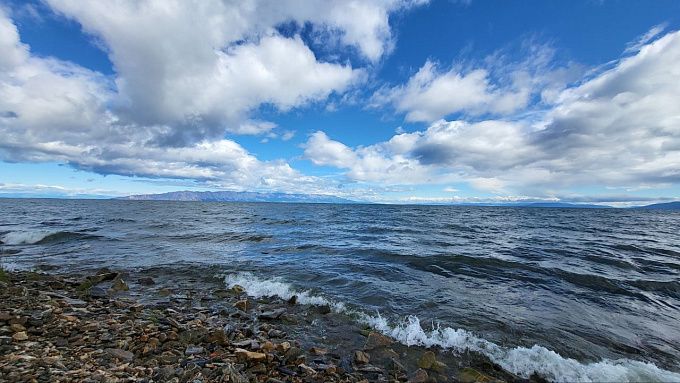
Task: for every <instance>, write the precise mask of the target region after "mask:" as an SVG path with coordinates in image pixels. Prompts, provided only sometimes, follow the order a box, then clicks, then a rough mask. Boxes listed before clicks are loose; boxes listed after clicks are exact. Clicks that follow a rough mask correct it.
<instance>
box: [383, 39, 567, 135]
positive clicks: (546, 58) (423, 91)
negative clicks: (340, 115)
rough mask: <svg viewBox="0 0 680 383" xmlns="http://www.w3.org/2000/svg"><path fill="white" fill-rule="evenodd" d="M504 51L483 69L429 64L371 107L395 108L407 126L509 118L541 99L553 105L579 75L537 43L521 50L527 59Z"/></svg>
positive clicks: (385, 91)
mask: <svg viewBox="0 0 680 383" xmlns="http://www.w3.org/2000/svg"><path fill="white" fill-rule="evenodd" d="M508 50H509V49H502V50H499V51H498V52H495V53H494V54H492V55H490V56H489V57H487V58H486V59H485V60H484V62H483V64H484V65H483V66H482V67H475V66H474V65H473V64H467V65H464V64H463V63H457V64H454V65H452V66H451V67H450V68H448V69H446V68H442V67H441V65H440V64H439V63H437V62H433V61H431V60H428V61H426V62H425V64H423V66H422V67H421V68H420V69H419V70H418V71H417V72H416V73H415V74H414V75H413V76H412V77H411V78H410V79H409V80H408V81H407V82H406V84H404V85H398V86H394V87H382V88H381V89H379V90H378V91H377V92H376V93H375V94H374V95H373V98H372V105H373V106H377V107H382V106H385V105H391V106H392V107H394V109H395V110H396V111H397V112H400V113H405V115H406V120H407V121H411V122H413V121H425V122H432V121H436V120H438V119H441V118H444V117H446V116H448V115H451V114H455V113H464V114H466V115H471V116H477V115H483V114H493V115H508V114H511V113H515V112H517V111H520V110H523V109H525V108H526V107H527V106H528V105H529V104H530V103H531V101H532V97H533V96H537V97H538V98H540V99H541V100H542V101H546V102H550V101H552V98H553V97H554V94H555V93H557V92H559V91H561V90H562V89H563V88H564V86H565V85H566V83H568V82H569V81H570V80H572V79H573V78H574V77H575V76H576V75H577V74H578V73H579V72H580V70H579V68H578V66H577V65H575V64H566V65H563V66H558V65H557V64H555V62H554V61H555V60H554V55H555V52H554V50H553V49H552V48H551V47H549V46H547V45H542V44H537V43H535V42H533V41H532V40H527V41H526V42H524V43H523V44H522V48H521V54H522V56H523V59H522V60H520V61H513V60H512V57H511V56H513V55H511V54H510V53H509V52H508Z"/></svg>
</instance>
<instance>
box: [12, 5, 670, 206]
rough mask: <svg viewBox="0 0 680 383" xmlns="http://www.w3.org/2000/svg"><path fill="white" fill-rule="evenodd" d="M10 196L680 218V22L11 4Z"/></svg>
mask: <svg viewBox="0 0 680 383" xmlns="http://www.w3.org/2000/svg"><path fill="white" fill-rule="evenodd" d="M0 4H1V5H0V9H1V11H0V48H1V49H2V51H3V52H6V53H7V54H4V55H3V56H4V57H1V58H0V96H1V97H0V194H2V195H6V196H62V197H97V196H117V195H126V194H133V193H156V192H165V191H172V190H185V189H190V190H256V191H283V192H303V193H321V194H333V195H339V196H342V197H346V198H351V199H356V200H363V201H376V202H394V203H427V202H489V201H491V202H504V201H529V200H551V201H556V200H561V201H574V202H595V203H607V204H614V205H622V206H623V205H634V204H641V203H647V202H653V201H665V200H672V199H676V198H680V106H679V104H678V102H677V100H679V99H680V72H679V71H678V65H677V62H678V60H680V34H679V33H678V32H677V31H678V30H679V29H680V2H677V1H673V0H669V1H661V0H657V1H653V2H649V1H632V0H627V1H616V0H601V1H595V0H587V1H569V2H566V1H564V2H562V1H477V0H469V1H431V2H427V1H402V0H392V1H380V2H370V1H361V2H351V1H311V0H310V1H307V2H297V1H290V2H287V1H281V2H276V3H272V2H267V1H262V2H260V1H249V2H239V3H237V4H232V5H230V4H226V3H223V2H220V1H208V0H206V1H200V2H197V3H195V4H191V2H188V1H181V2H179V1H178V2H174V1H142V2H131V1H130V2H127V1H122V2H118V3H109V2H100V3H87V4H84V3H82V2H80V1H76V0H45V1H8V0H0Z"/></svg>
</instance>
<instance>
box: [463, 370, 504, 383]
mask: <svg viewBox="0 0 680 383" xmlns="http://www.w3.org/2000/svg"><path fill="white" fill-rule="evenodd" d="M458 380H459V381H460V382H461V383H496V382H500V381H499V380H498V379H496V378H493V377H491V376H489V375H486V374H483V373H481V372H479V371H477V370H475V369H474V368H472V367H465V368H464V369H462V370H461V371H460V372H459V373H458Z"/></svg>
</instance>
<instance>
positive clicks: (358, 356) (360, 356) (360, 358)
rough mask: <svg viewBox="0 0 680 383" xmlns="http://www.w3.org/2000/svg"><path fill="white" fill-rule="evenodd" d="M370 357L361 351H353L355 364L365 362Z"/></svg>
mask: <svg viewBox="0 0 680 383" xmlns="http://www.w3.org/2000/svg"><path fill="white" fill-rule="evenodd" d="M370 359H371V358H370V357H369V356H368V354H367V353H365V352H363V351H354V361H355V362H356V363H357V364H366V363H368V362H369V360H370Z"/></svg>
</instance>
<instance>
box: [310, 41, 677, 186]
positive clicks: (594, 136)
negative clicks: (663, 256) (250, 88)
mask: <svg viewBox="0 0 680 383" xmlns="http://www.w3.org/2000/svg"><path fill="white" fill-rule="evenodd" d="M678 62H680V32H672V33H668V34H666V35H665V36H663V37H661V38H658V39H656V40H654V41H652V42H649V43H648V44H646V45H644V46H643V47H641V48H640V49H639V51H638V53H637V54H635V55H633V56H629V57H624V58H623V59H621V60H620V61H619V62H618V63H616V65H614V66H613V67H612V68H611V69H609V70H607V71H605V72H602V73H600V74H598V75H596V76H593V77H592V78H590V79H586V80H584V81H582V82H581V83H580V84H578V85H576V86H572V87H569V88H567V89H564V90H562V91H561V92H559V94H557V95H555V101H554V104H553V105H551V107H550V108H548V109H547V111H545V112H544V115H543V119H542V121H541V123H538V124H537V123H536V122H535V121H534V120H533V119H530V120H526V119H513V120H512V121H509V120H485V121H480V122H469V121H464V120H457V121H445V120H440V121H436V122H434V123H432V124H431V125H430V126H429V127H428V128H427V129H426V130H423V131H416V132H413V133H404V134H398V135H395V136H394V137H393V138H392V139H391V140H389V141H386V142H383V143H379V144H375V145H372V146H368V147H359V148H354V149H353V148H349V147H347V146H345V145H343V144H342V143H340V142H336V141H332V140H329V139H328V138H327V137H326V136H325V134H323V133H322V132H317V133H316V134H315V135H314V136H313V137H312V139H310V140H309V141H308V143H307V149H306V151H305V154H306V155H307V157H308V158H310V159H311V160H312V161H313V162H315V163H320V164H325V165H331V166H336V167H339V168H343V169H347V173H346V176H347V177H349V178H351V179H355V180H361V181H374V182H390V183H392V184H408V183H413V182H411V180H412V178H410V177H408V176H407V175H408V174H409V173H408V172H401V171H398V172H397V174H395V175H394V176H391V177H389V176H388V175H390V173H391V171H392V169H398V165H399V164H408V167H409V168H412V169H417V173H418V174H420V175H421V178H423V177H422V175H427V176H425V177H424V178H427V179H428V180H434V181H440V183H446V182H450V180H451V179H458V180H459V181H465V182H467V183H469V184H470V185H471V186H473V187H475V188H477V189H479V190H485V191H492V192H499V193H500V192H503V193H507V192H509V191H512V190H515V191H530V192H531V191H535V190H542V191H543V193H545V192H546V190H549V189H551V188H552V189H554V188H561V187H569V186H575V185H600V186H602V185H607V186H625V185H631V184H645V185H656V186H659V185H668V184H677V183H679V182H680V104H678V102H677V101H678V100H680V67H678V65H677V63H678ZM367 162H369V163H370V164H371V165H372V167H371V171H370V172H367V171H365V170H364V169H365V168H366V165H365V164H366V163H367ZM398 174H403V175H406V176H403V177H399V176H398ZM442 174H443V175H445V176H441V175H442ZM437 175H440V176H439V177H438V176H437ZM413 179H416V180H418V177H415V178H413ZM415 182H420V181H419V180H418V181H415Z"/></svg>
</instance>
